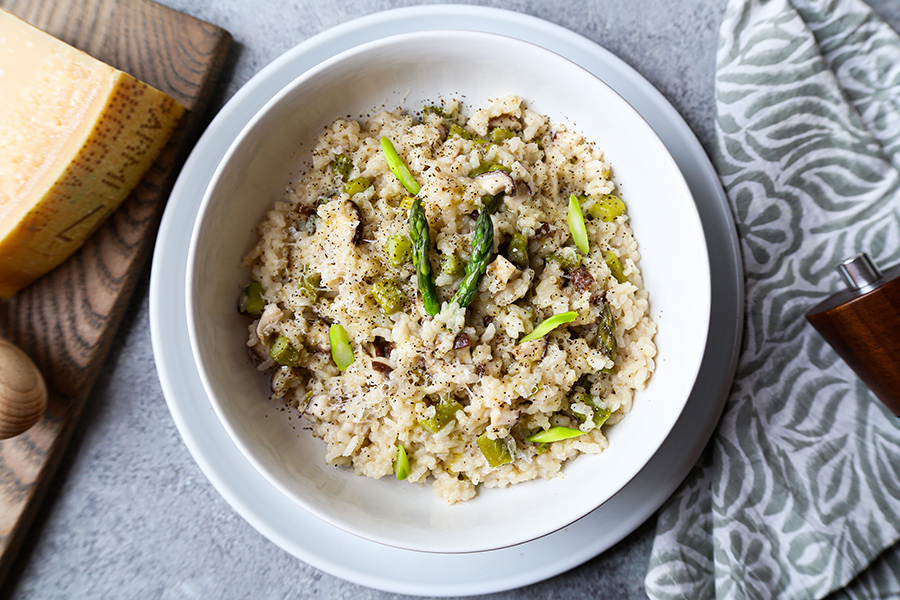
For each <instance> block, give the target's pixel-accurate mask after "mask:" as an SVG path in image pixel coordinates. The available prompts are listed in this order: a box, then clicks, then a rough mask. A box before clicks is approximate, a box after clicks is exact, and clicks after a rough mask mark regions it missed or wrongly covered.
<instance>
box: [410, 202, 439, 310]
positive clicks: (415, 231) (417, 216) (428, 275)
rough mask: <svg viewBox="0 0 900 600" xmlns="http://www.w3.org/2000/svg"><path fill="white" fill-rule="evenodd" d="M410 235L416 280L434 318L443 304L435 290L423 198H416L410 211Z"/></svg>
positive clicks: (426, 306) (426, 308)
mask: <svg viewBox="0 0 900 600" xmlns="http://www.w3.org/2000/svg"><path fill="white" fill-rule="evenodd" d="M409 235H410V237H411V238H412V249H413V263H414V264H415V266H416V279H417V282H418V285H419V292H421V294H422V303H423V304H424V305H425V312H427V313H428V314H429V315H431V316H432V317H433V316H434V315H436V314H438V312H440V310H441V303H440V301H438V297H437V290H435V288H434V272H433V271H432V269H431V259H429V258H428V251H429V250H430V249H431V232H430V231H429V229H428V219H427V218H425V209H423V208H422V200H421V198H416V199H415V200H414V201H413V203H412V206H411V207H410V209H409Z"/></svg>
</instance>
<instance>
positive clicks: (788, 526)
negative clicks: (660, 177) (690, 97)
mask: <svg viewBox="0 0 900 600" xmlns="http://www.w3.org/2000/svg"><path fill="white" fill-rule="evenodd" d="M716 71H717V72H716V105H717V114H716V136H717V139H716V148H715V155H714V157H713V158H714V162H715V165H716V169H717V171H718V172H719V175H720V177H721V179H722V182H723V185H724V187H725V191H726V193H727V195H728V199H729V202H730V204H731V208H732V210H733V212H734V216H735V221H736V224H737V227H738V234H739V237H740V239H741V249H742V253H743V261H744V271H745V283H746V314H747V317H746V321H745V324H744V342H743V347H742V350H741V357H740V362H739V366H738V372H737V375H736V379H735V382H734V385H733V387H732V390H731V393H730V396H729V398H728V401H727V403H726V407H725V411H724V413H723V416H722V420H721V422H720V423H719V426H718V428H717V430H716V432H715V434H714V435H713V438H712V440H711V441H710V444H709V446H708V448H707V449H706V452H705V454H704V457H703V458H702V460H701V462H700V464H698V465H697V466H696V467H695V468H694V470H693V471H692V472H691V474H690V475H689V476H688V478H687V480H686V481H685V482H684V483H683V484H682V486H681V487H680V488H679V490H678V491H677V492H676V493H675V495H674V496H673V497H672V498H671V499H670V500H669V501H668V502H667V504H666V505H665V506H664V507H663V509H662V510H661V512H660V515H659V521H658V525H657V536H656V539H655V541H654V546H653V551H652V556H651V562H650V568H649V571H648V574H647V577H646V580H645V588H646V591H647V593H648V595H649V596H650V597H651V598H654V599H659V600H662V599H676V598H677V599H683V598H690V599H703V598H716V599H724V598H734V599H744V598H766V599H768V598H790V599H792V600H793V599H804V598H824V597H826V596H829V595H830V594H833V596H834V597H835V598H848V599H863V598H872V599H874V598H886V597H900V568H898V565H900V545H898V540H900V419H897V418H896V417H894V416H893V415H892V414H891V413H890V412H889V411H888V410H887V408H886V407H884V406H883V405H882V404H881V403H880V402H879V401H878V400H877V398H876V397H875V396H874V395H873V394H872V393H871V392H870V391H869V390H868V389H867V388H866V387H865V385H863V384H862V383H861V382H860V380H859V379H858V378H857V377H856V375H855V374H854V373H853V372H852V371H851V370H850V368H849V367H848V366H847V365H846V364H845V363H844V362H843V361H842V360H841V359H839V358H838V357H837V355H836V354H835V353H834V351H833V350H832V349H831V348H830V347H829V346H828V345H827V344H826V343H825V342H824V340H823V339H822V338H821V337H820V336H819V335H818V333H816V332H815V330H814V329H813V328H812V327H811V326H810V325H809V324H808V323H807V322H806V319H805V314H806V312H807V311H808V310H809V309H810V308H812V307H813V306H815V305H816V304H818V303H819V302H820V301H821V300H823V299H824V298H825V297H827V296H829V295H831V294H832V293H834V292H836V291H838V290H839V289H842V284H841V282H840V279H839V277H838V275H837V272H836V270H835V267H836V266H837V264H839V263H840V262H842V261H843V260H845V259H848V258H851V257H853V256H855V255H857V254H859V253H860V252H867V253H868V254H869V255H870V256H871V257H872V258H873V259H874V260H875V262H876V263H877V264H879V265H880V266H882V267H888V266H892V265H895V264H898V263H900V37H898V35H897V33H896V32H895V31H893V30H892V29H891V28H890V27H888V26H887V25H886V24H885V23H884V22H882V21H881V20H880V19H879V18H878V17H877V16H876V15H875V14H874V13H873V12H872V10H871V9H870V8H869V7H868V6H866V5H865V4H864V3H862V2H861V1H860V0H767V1H762V0H730V1H729V4H728V7H727V9H726V13H725V17H724V20H723V23H722V28H721V33H720V45H719V49H718V53H717V67H716Z"/></svg>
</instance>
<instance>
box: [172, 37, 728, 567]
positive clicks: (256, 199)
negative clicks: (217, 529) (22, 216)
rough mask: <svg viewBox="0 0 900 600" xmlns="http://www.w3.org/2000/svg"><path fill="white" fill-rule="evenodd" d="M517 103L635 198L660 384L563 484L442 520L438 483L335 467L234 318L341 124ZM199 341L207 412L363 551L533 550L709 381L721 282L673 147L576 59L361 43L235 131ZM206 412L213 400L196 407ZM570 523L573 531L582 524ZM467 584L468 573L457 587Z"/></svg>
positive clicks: (614, 484)
mask: <svg viewBox="0 0 900 600" xmlns="http://www.w3.org/2000/svg"><path fill="white" fill-rule="evenodd" d="M508 94H516V95H518V96H520V97H522V98H523V99H524V100H525V101H526V102H527V103H528V105H529V106H530V107H531V108H532V109H533V110H535V111H537V112H540V113H542V114H546V115H549V116H550V119H551V122H563V123H566V124H567V125H569V126H570V127H572V128H574V129H575V130H577V131H579V132H581V133H583V134H584V135H585V136H586V138H587V139H590V140H592V141H594V142H595V143H597V145H598V146H599V147H600V148H602V149H603V150H604V151H605V152H606V153H607V156H608V157H609V158H610V160H611V162H612V164H613V166H614V170H615V174H616V179H617V181H618V182H620V183H621V184H622V185H623V189H624V190H626V193H627V198H628V211H629V215H630V218H631V221H632V225H633V228H634V231H635V235H636V237H637V240H638V243H639V246H640V251H641V255H642V259H641V263H640V264H641V268H642V272H643V275H644V283H645V285H646V287H647V289H648V290H649V291H650V303H651V314H652V316H653V318H654V320H655V321H656V322H657V323H658V325H659V333H658V334H657V336H656V342H657V346H658V352H659V354H658V357H657V370H656V373H655V374H654V375H653V377H652V379H651V381H650V383H649V385H648V386H647V388H646V389H645V390H643V391H640V392H638V393H637V394H636V396H635V402H634V407H633V410H632V412H631V413H630V414H629V415H627V416H626V418H625V419H624V420H623V421H622V422H621V423H619V424H616V425H615V426H612V427H609V428H607V432H608V438H609V444H610V445H609V448H608V449H607V450H606V451H604V452H603V453H601V454H599V455H592V456H587V455H585V456H580V457H578V458H576V459H575V460H573V461H569V462H568V463H567V464H566V465H565V469H564V471H565V475H564V476H563V477H560V478H557V479H553V480H549V481H545V480H536V481H532V482H527V483H522V484H517V485H514V486H511V487H509V488H506V489H480V490H479V494H478V496H477V497H476V498H474V499H473V500H470V501H468V502H464V503H459V504H455V505H452V506H448V505H446V504H444V502H443V501H442V500H440V499H439V498H437V497H436V496H434V494H433V493H432V491H431V488H430V486H423V485H416V484H410V483H406V482H404V483H400V482H397V481H396V480H395V479H394V478H392V477H385V478H382V479H380V480H373V479H368V478H364V477H359V476H356V475H354V474H353V473H352V472H351V470H349V469H344V468H337V467H334V466H330V465H328V464H326V462H325V459H324V456H325V451H324V443H323V442H322V441H321V440H318V439H316V438H314V437H312V435H310V433H309V432H308V431H306V430H304V428H303V423H302V421H301V420H300V419H299V418H298V417H297V416H296V415H295V416H294V417H293V418H292V419H291V420H288V418H287V416H286V414H285V413H284V412H283V411H282V409H281V408H280V405H278V404H277V403H275V402H273V401H271V400H269V388H268V385H269V382H268V378H267V376H266V375H264V374H261V373H260V372H258V371H257V370H256V368H255V366H254V365H253V364H252V362H251V360H250V359H249V357H248V354H247V349H246V346H245V341H246V337H247V326H248V320H247V317H246V316H245V315H241V314H239V313H238V311H237V310H236V308H235V305H236V298H237V296H238V294H239V290H240V286H241V285H242V284H245V283H246V282H247V281H248V279H249V274H248V271H247V269H246V268H245V267H244V266H242V261H241V259H242V257H243V255H244V254H245V253H246V252H247V251H248V250H249V249H250V248H251V247H252V245H253V244H254V243H255V242H256V237H255V233H254V226H255V224H256V223H258V222H259V221H260V220H261V219H262V218H263V216H264V215H265V213H266V211H268V210H269V209H270V208H271V207H272V205H273V202H274V201H275V200H276V199H278V198H280V197H281V195H282V194H283V192H284V188H285V185H286V184H287V183H288V182H289V181H290V180H291V179H292V178H293V177H296V175H297V174H298V171H299V170H300V169H301V168H302V165H303V163H304V161H306V162H307V163H308V161H309V157H310V155H311V151H312V149H313V147H314V144H315V139H316V136H317V135H319V133H320V132H321V131H322V129H323V127H325V126H326V125H328V124H330V123H331V122H332V121H333V120H334V119H336V118H338V117H344V116H347V115H353V116H356V115H366V114H374V113H376V112H378V111H380V110H381V109H383V108H385V107H387V108H395V107H397V106H402V107H405V108H409V109H411V110H415V109H419V108H421V107H422V106H423V105H425V104H432V103H435V102H438V101H440V99H442V98H452V97H455V98H460V99H462V100H463V102H464V109H465V110H467V112H470V111H471V110H472V109H473V107H478V106H482V105H484V104H485V103H486V102H487V101H488V100H489V99H495V98H499V97H502V96H505V95H508ZM186 288H187V299H186V301H187V309H188V328H189V331H190V337H191V345H192V349H193V352H194V357H195V359H196V361H197V366H198V370H199V373H200V376H201V379H202V381H203V385H204V387H205V389H206V392H207V394H208V395H209V400H210V402H211V403H212V406H213V408H214V409H215V411H216V414H217V415H218V417H219V419H220V420H221V421H222V424H223V425H224V427H225V429H226V430H227V431H228V433H229V435H230V436H231V438H232V439H233V440H234V442H235V444H236V445H237V446H238V447H239V448H240V449H241V451H242V452H243V453H244V455H246V457H247V458H248V460H249V461H250V462H251V463H252V464H253V465H254V466H255V467H256V468H257V469H258V470H259V471H260V472H261V473H262V474H263V475H264V476H265V477H266V478H267V479H268V480H270V481H271V482H272V483H273V484H274V485H275V486H276V487H277V488H278V489H280V490H281V491H282V492H283V493H284V494H285V495H287V496H288V497H290V498H291V499H293V500H294V501H296V502H297V503H298V504H299V505H300V506H302V507H303V508H305V509H306V510H308V511H309V512H311V513H313V514H315V515H317V516H318V517H320V518H322V519H324V520H325V521H327V522H328V523H331V524H332V525H334V526H336V527H339V528H341V529H343V530H346V531H348V532H351V533H353V534H356V535H358V536H361V537H363V538H366V539H369V540H373V541H376V542H380V543H383V544H387V545H390V546H396V547H400V548H405V549H409V550H417V551H424V552H445V553H452V552H476V551H483V550H489V549H494V548H501V547H506V546H510V545H514V544H519V543H522V542H526V541H529V540H533V539H536V538H538V537H540V536H543V535H546V534H548V533H551V532H553V531H556V530H558V529H560V528H563V527H566V526H568V525H571V524H573V523H574V522H575V521H577V520H578V519H579V518H581V517H582V516H584V515H586V514H588V513H590V512H591V511H592V510H594V509H595V508H597V507H598V506H600V505H601V504H603V503H604V502H606V501H607V500H608V499H609V498H611V497H612V496H613V495H614V494H615V493H616V492H618V491H619V490H620V489H621V488H622V487H623V486H624V485H625V484H626V483H628V482H629V481H630V480H631V479H632V478H633V477H634V476H635V474H637V473H638V472H639V471H640V470H641V468H642V467H643V466H644V465H645V464H646V463H647V461H648V460H649V459H650V458H651V456H653V454H654V453H655V452H656V450H657V448H658V447H659V446H660V444H661V443H662V442H663V440H664V439H665V438H666V436H667V435H668V433H669V431H670V429H671V428H672V426H673V425H674V424H675V421H676V419H677V418H678V416H679V414H680V413H681V410H682V408H683V406H684V404H685V402H686V400H687V398H688V396H689V394H690V392H691V389H692V387H693V384H694V379H695V377H696V375H697V372H698V369H699V367H700V361H701V358H702V356H703V352H704V348H705V345H706V336H707V332H708V328H709V310H710V276H709V263H708V257H707V254H706V244H705V242H704V236H703V231H702V228H701V225H700V219H699V216H698V214H697V210H696V207H695V205H694V202H693V199H692V198H691V194H690V191H689V190H688V187H687V185H686V183H685V182H684V179H683V178H682V176H681V173H680V172H679V170H678V168H677V166H676V164H675V162H674V160H673V159H672V157H671V156H670V155H669V154H668V152H667V150H666V148H665V146H664V145H663V144H662V142H661V141H660V140H659V138H658V137H657V136H656V134H655V133H654V132H653V130H652V129H651V128H650V127H649V126H648V125H647V123H646V122H645V121H644V120H643V119H642V118H641V117H640V115H639V114H638V113H637V112H636V111H635V110H634V109H633V108H632V107H631V106H630V105H628V104H627V103H626V102H625V101H624V100H623V99H622V98H621V97H620V96H618V95H617V94H616V93H615V92H614V91H613V90H612V89H610V88H609V87H608V86H606V85H605V84H604V83H603V82H601V81H600V80H598V79H597V78H595V77H594V76H593V75H591V74H590V73H588V72H587V71H585V70H583V69H582V68H580V67H578V66H577V65H575V64H574V63H571V62H569V61H568V60H566V59H564V58H562V57H560V56H558V55H556V54H554V53H552V52H550V51H547V50H544V49H542V48H540V47H537V46H534V45H532V44H529V43H527V42H522V41H518V40H514V39H512V38H507V37H503V36H499V35H494V34H486V33H473V32H462V31H438V32H423V33H414V34H405V35H400V36H395V37H391V38H385V39H382V40H379V41H376V42H372V43H368V44H364V45H362V46H359V47H357V48H354V49H352V50H349V51H347V52H344V53H342V54H339V55H337V56H335V57H334V58H332V59H330V60H328V61H326V62H324V63H322V64H321V65H319V66H317V67H315V68H313V69H311V70H309V71H307V72H306V73H304V74H303V75H302V76H300V77H299V78H297V79H296V80H295V81H293V82H292V83H291V84H290V85H288V86H287V87H286V88H284V89H283V90H282V91H281V92H279V93H278V94H277V95H276V96H275V97H273V98H272V100H271V101H269V102H268V103H267V104H266V105H265V106H264V107H263V108H262V109H261V110H260V111H259V113H258V114H257V115H256V116H255V117H254V118H253V120H252V121H251V122H250V123H249V124H248V125H247V126H246V128H245V129H244V130H243V131H242V132H241V134H240V135H239V136H238V138H237V139H236V140H235V141H234V143H233V145H232V146H231V148H230V149H229V150H228V152H227V154H226V155H225V157H224V158H223V159H222V161H221V163H220V164H219V166H218V168H217V170H216V173H215V175H214V176H213V179H212V181H211V183H210V185H209V187H208V189H207V191H206V194H205V196H204V198H203V202H202V205H201V208H200V212H199V214H198V217H197V221H196V223H195V225H194V231H193V235H192V239H191V246H190V254H189V256H188V269H187V282H186ZM197 401H198V402H201V401H203V399H199V398H198V399H197ZM572 526H574V527H577V526H578V524H577V523H575V524H574V525H572ZM461 576H464V574H461Z"/></svg>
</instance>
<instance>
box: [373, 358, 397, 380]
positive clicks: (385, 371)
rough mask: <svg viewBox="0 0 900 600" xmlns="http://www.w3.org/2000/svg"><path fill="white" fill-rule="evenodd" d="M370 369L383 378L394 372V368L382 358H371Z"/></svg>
mask: <svg viewBox="0 0 900 600" xmlns="http://www.w3.org/2000/svg"><path fill="white" fill-rule="evenodd" d="M372 368H373V369H375V370H376V371H378V372H379V373H381V374H382V375H384V376H385V377H388V376H390V374H391V371H393V370H394V367H392V366H391V365H390V363H388V361H387V360H385V359H383V358H373V359H372Z"/></svg>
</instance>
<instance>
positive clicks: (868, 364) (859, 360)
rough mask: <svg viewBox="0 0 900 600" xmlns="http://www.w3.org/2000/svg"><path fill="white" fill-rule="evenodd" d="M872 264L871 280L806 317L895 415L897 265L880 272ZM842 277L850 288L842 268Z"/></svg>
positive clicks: (899, 411) (899, 345)
mask: <svg viewBox="0 0 900 600" xmlns="http://www.w3.org/2000/svg"><path fill="white" fill-rule="evenodd" d="M861 256H862V257H865V260H868V257H867V256H865V255H861ZM860 258H861V257H857V259H860ZM857 259H853V260H857ZM850 263H851V261H847V263H845V265H846V264H850ZM869 265H871V262H869ZM863 267H865V268H867V267H866V265H863ZM872 268H873V269H874V273H873V274H872V275H871V276H870V277H872V278H874V280H873V281H862V283H863V284H864V285H862V286H861V287H860V288H859V289H849V290H847V291H844V292H839V293H837V294H835V295H833V296H831V297H830V298H828V299H827V300H825V301H824V302H822V303H821V304H819V305H818V306H816V307H814V308H813V309H812V310H810V311H809V312H808V313H807V315H806V318H807V320H809V322H810V323H811V324H812V325H813V327H815V328H816V330H818V332H819V333H820V334H822V337H823V338H825V341H827V342H828V343H829V344H831V346H832V347H833V348H834V349H835V351H836V352H837V353H838V354H839V355H840V357H841V358H843V359H844V360H845V361H846V362H847V364H848V365H850V367H851V368H852V369H853V370H854V371H855V372H856V374H857V375H859V377H860V378H861V379H862V380H863V381H864V382H865V383H866V385H868V386H869V389H871V390H872V392H874V394H875V395H876V396H878V398H879V399H880V400H881V401H882V402H884V403H885V404H886V405H887V407H888V408H889V409H890V410H891V412H893V413H894V414H895V415H897V416H900V265H897V266H894V267H891V268H890V269H886V270H885V271H884V274H883V275H882V274H881V273H879V272H878V270H877V269H875V268H874V265H872ZM842 275H844V276H845V280H847V282H848V285H851V287H852V284H851V282H850V280H849V279H848V277H847V275H846V273H845V272H844V271H842ZM857 283H859V282H857Z"/></svg>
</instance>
